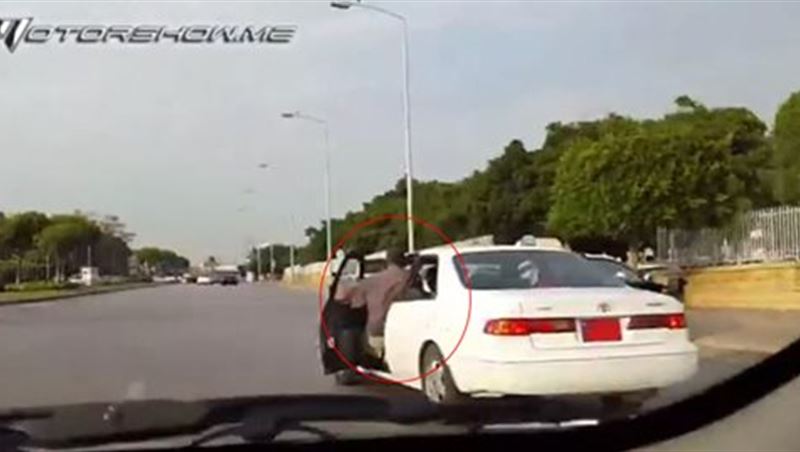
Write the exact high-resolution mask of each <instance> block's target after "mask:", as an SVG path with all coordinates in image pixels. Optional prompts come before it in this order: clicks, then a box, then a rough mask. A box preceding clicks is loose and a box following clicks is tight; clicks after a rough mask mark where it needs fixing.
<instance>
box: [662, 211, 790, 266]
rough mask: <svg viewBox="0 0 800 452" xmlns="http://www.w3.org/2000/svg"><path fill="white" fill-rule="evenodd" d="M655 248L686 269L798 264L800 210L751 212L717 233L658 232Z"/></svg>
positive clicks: (697, 231) (715, 231) (676, 230)
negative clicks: (760, 264) (775, 263)
mask: <svg viewBox="0 0 800 452" xmlns="http://www.w3.org/2000/svg"><path fill="white" fill-rule="evenodd" d="M656 248H657V251H656V255H657V258H658V259H659V260H663V261H669V262H674V263H677V264H679V265H685V266H708V265H723V264H744V263H752V262H781V261H787V260H800V207H790V206H782V207H774V208H769V209H761V210H755V211H751V212H748V213H746V214H744V215H742V216H740V217H738V218H737V219H736V220H734V221H733V222H732V223H731V224H730V225H729V226H727V227H725V228H719V229H710V228H708V229H700V230H694V231H691V230H682V229H659V230H658V233H657V246H656Z"/></svg>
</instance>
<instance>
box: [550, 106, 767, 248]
mask: <svg viewBox="0 0 800 452" xmlns="http://www.w3.org/2000/svg"><path fill="white" fill-rule="evenodd" d="M676 103H678V105H679V106H680V107H681V109H680V110H679V111H678V112H677V113H675V114H671V115H667V116H666V117H664V118H663V119H661V120H655V121H654V120H649V121H642V122H640V123H638V124H633V125H632V126H631V127H626V128H624V129H621V130H620V132H622V133H605V134H603V135H602V136H600V137H599V138H598V139H596V140H582V141H579V142H576V143H574V144H573V145H572V146H571V147H570V149H569V151H568V152H567V153H566V154H565V155H564V156H563V158H562V160H561V164H560V167H559V169H558V174H557V177H556V181H555V198H556V202H555V204H554V205H553V208H552V209H551V211H550V213H549V225H550V227H551V228H552V229H553V230H554V231H556V232H557V233H558V234H560V235H561V236H563V237H565V238H567V239H576V238H582V237H608V238H611V239H616V240H621V241H624V242H626V243H628V244H629V245H631V246H632V247H633V248H637V247H639V246H640V245H641V244H642V243H644V242H647V241H649V240H651V239H652V236H653V235H654V234H655V231H656V229H657V228H658V227H685V228H698V227H705V226H720V225H722V224H724V223H725V222H727V221H728V220H730V219H731V218H732V217H733V215H734V214H735V213H736V212H737V211H740V210H742V209H745V208H749V207H751V206H752V205H753V204H754V202H753V199H758V198H759V197H760V196H761V197H763V196H765V194H764V192H763V191H762V184H761V182H760V179H759V174H758V172H757V168H754V167H753V166H752V163H753V162H754V161H756V158H757V157H756V156H758V158H763V157H762V156H763V154H760V153H763V148H764V147H765V141H766V140H765V136H764V133H765V131H766V126H765V125H764V124H763V123H761V122H760V121H759V120H758V118H756V117H755V116H754V115H753V114H752V113H750V112H749V111H747V110H745V109H713V110H709V109H707V108H705V107H704V106H702V105H701V104H699V103H697V102H695V101H693V100H691V99H690V98H688V97H685V96H682V97H681V98H679V99H678V101H677V102H676Z"/></svg>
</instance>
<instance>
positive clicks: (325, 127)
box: [281, 111, 332, 259]
mask: <svg viewBox="0 0 800 452" xmlns="http://www.w3.org/2000/svg"><path fill="white" fill-rule="evenodd" d="M281 117H282V118H285V119H303V120H306V121H310V122H313V123H315V124H319V125H321V126H322V129H323V132H324V135H325V137H324V138H325V173H324V177H325V181H324V184H325V217H326V220H325V229H326V231H325V232H326V234H325V250H326V251H325V253H326V258H327V259H330V258H331V248H332V244H331V157H330V153H331V152H330V141H329V139H328V136H329V133H328V121H326V120H324V119H320V118H317V117H314V116H311V115H306V114H303V113H300V112H299V111H295V112H290V113H281Z"/></svg>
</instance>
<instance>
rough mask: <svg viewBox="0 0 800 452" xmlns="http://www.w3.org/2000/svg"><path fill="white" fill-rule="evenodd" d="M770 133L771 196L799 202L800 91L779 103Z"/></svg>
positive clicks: (793, 202)
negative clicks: (771, 136)
mask: <svg viewBox="0 0 800 452" xmlns="http://www.w3.org/2000/svg"><path fill="white" fill-rule="evenodd" d="M773 136H774V149H775V150H774V164H775V168H776V174H775V178H774V184H775V196H776V198H777V199H778V200H779V201H780V202H782V203H787V204H797V203H800V91H797V92H795V93H793V94H792V95H791V96H789V98H788V99H786V101H785V102H784V103H783V104H781V106H780V108H779V109H778V113H777V114H776V115H775V128H774V135H773Z"/></svg>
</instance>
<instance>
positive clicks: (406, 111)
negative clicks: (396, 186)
mask: <svg viewBox="0 0 800 452" xmlns="http://www.w3.org/2000/svg"><path fill="white" fill-rule="evenodd" d="M331 7H332V8H336V9H342V10H348V9H350V8H352V7H356V8H364V9H367V10H370V11H374V12H377V13H381V14H384V15H386V16H389V17H392V18H394V19H397V20H399V21H400V23H401V24H402V31H403V35H402V38H403V39H402V43H401V45H402V54H403V120H404V126H403V135H404V137H405V160H406V216H407V217H408V218H407V220H406V222H407V225H406V226H407V228H408V252H409V253H412V252H414V220H413V219H412V217H413V215H414V204H413V200H414V196H413V191H412V190H413V188H412V183H411V182H412V168H411V108H410V105H411V101H410V99H409V81H408V73H409V72H408V23H407V22H406V18H405V17H403V16H401V15H400V14H397V13H395V12H393V11H389V10H387V9H383V8H381V7H379V6H373V5H366V4H364V3H361V2H360V1H335V2H331Z"/></svg>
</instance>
